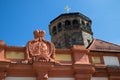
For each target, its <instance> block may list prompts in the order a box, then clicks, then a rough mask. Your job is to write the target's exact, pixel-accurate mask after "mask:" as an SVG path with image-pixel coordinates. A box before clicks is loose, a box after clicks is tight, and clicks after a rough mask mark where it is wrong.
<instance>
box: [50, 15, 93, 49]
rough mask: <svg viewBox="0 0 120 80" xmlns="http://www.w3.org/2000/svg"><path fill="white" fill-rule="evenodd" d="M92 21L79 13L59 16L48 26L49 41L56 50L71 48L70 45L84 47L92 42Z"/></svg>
mask: <svg viewBox="0 0 120 80" xmlns="http://www.w3.org/2000/svg"><path fill="white" fill-rule="evenodd" d="M91 23H92V21H91V20H90V19H89V18H88V17H86V16H85V15H83V14H81V13H66V14H61V15H60V16H58V17H57V18H55V19H54V20H52V21H51V22H50V24H49V32H50V35H51V41H52V42H53V43H54V44H55V47H56V48H63V49H64V48H71V47H72V45H84V46H85V47H87V46H89V44H90V43H91V42H92V40H93V32H92V29H91Z"/></svg>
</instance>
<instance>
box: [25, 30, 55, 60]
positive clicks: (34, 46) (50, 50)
mask: <svg viewBox="0 0 120 80" xmlns="http://www.w3.org/2000/svg"><path fill="white" fill-rule="evenodd" d="M44 36H45V32H44V31H41V30H35V31H34V38H35V39H34V40H30V41H29V42H28V43H27V45H26V53H27V55H26V57H27V60H28V61H31V62H32V61H55V60H54V54H55V47H54V45H53V43H51V42H49V41H46V40H44Z"/></svg>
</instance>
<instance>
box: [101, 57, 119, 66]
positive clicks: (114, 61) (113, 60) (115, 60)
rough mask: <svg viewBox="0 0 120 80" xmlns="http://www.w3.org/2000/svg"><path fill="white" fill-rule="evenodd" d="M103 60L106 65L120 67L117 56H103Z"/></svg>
mask: <svg viewBox="0 0 120 80" xmlns="http://www.w3.org/2000/svg"><path fill="white" fill-rule="evenodd" d="M103 59H104V63H105V65H115V66H119V65H120V64H119V60H118V57H115V56H103Z"/></svg>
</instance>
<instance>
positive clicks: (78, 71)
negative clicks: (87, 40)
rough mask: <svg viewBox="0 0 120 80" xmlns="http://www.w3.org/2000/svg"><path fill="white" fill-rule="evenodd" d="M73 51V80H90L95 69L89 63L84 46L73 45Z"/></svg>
mask: <svg viewBox="0 0 120 80" xmlns="http://www.w3.org/2000/svg"><path fill="white" fill-rule="evenodd" d="M72 51H73V59H74V64H73V69H74V73H75V75H74V77H75V80H91V77H92V74H93V73H94V72H95V68H94V66H93V65H92V64H90V62H89V57H88V51H87V49H86V48H85V47H84V46H78V45H74V46H73V48H72Z"/></svg>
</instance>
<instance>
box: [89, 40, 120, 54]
mask: <svg viewBox="0 0 120 80" xmlns="http://www.w3.org/2000/svg"><path fill="white" fill-rule="evenodd" d="M88 49H89V50H90V51H101V52H102V51H105V52H120V46H119V45H116V44H113V43H109V42H106V41H103V40H99V39H94V40H93V42H92V43H91V45H90V46H89V47H88Z"/></svg>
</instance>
